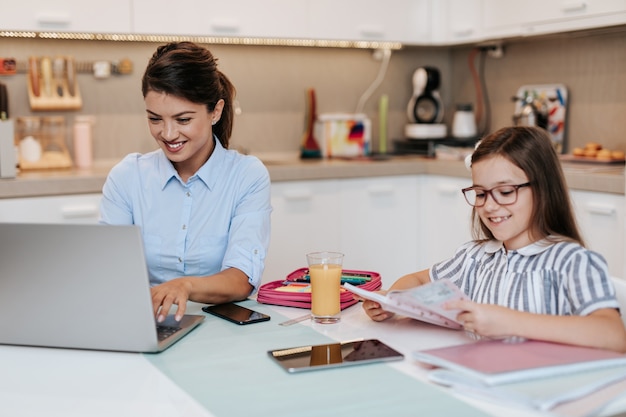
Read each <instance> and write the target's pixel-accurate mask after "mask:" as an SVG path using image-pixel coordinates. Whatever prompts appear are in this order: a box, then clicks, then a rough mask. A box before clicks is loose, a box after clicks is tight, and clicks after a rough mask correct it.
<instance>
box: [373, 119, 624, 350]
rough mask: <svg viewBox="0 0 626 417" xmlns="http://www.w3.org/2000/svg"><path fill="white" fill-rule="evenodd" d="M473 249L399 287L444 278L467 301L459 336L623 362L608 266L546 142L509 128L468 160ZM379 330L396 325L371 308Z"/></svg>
mask: <svg viewBox="0 0 626 417" xmlns="http://www.w3.org/2000/svg"><path fill="white" fill-rule="evenodd" d="M471 171H472V181H473V185H472V186H471V187H469V188H465V189H463V190H462V191H463V194H464V196H465V199H466V200H467V202H468V204H469V205H470V206H472V207H473V212H472V217H473V222H474V228H473V235H474V238H475V239H476V240H474V241H472V242H468V243H466V244H464V245H463V246H461V247H460V248H459V249H458V250H457V252H456V254H455V255H454V257H452V258H450V259H447V260H444V261H442V262H439V263H437V264H435V265H434V266H433V267H432V268H430V270H424V271H419V272H415V273H413V274H409V275H406V276H404V277H402V278H400V279H398V280H397V281H396V282H395V283H394V284H393V285H392V287H391V289H406V288H410V287H414V286H417V285H422V284H425V283H427V282H430V281H431V280H438V279H443V278H447V279H449V280H451V281H452V282H453V283H455V284H456V285H457V286H459V287H460V288H461V290H462V291H464V292H465V293H466V294H467V295H468V296H469V297H470V299H471V300H472V301H453V302H449V303H448V305H447V306H446V307H447V308H449V309H458V310H461V312H460V313H459V315H458V317H457V318H458V320H459V321H460V322H461V323H463V325H464V327H465V329H466V330H467V331H470V332H474V333H476V334H477V335H479V336H485V337H494V338H500V337H510V336H517V337H522V338H528V339H537V340H545V341H552V342H560V343H567V344H575V345H583V346H591V347H598V348H605V349H611V350H615V351H620V352H626V329H625V328H624V325H623V323H622V321H621V319H620V314H619V304H618V302H617V299H616V298H615V290H614V289H613V286H612V284H611V282H610V280H609V275H608V267H607V264H606V261H605V260H604V258H603V257H602V256H601V255H599V254H597V253H595V252H592V251H590V250H587V249H585V248H584V245H583V241H582V239H581V237H580V234H579V232H578V229H577V226H576V221H575V219H574V215H573V212H572V208H571V204H570V200H569V194H568V190H567V187H566V185H565V180H564V176H563V172H562V171H561V166H560V163H559V160H558V157H557V155H556V152H555V151H554V149H553V147H552V144H551V141H550V139H549V137H548V135H547V133H546V132H545V131H544V130H542V129H538V128H532V127H509V128H504V129H501V130H499V131H497V132H495V133H493V134H491V135H490V136H488V137H486V138H485V139H483V140H482V141H481V143H480V145H479V146H478V148H477V149H476V151H475V152H474V154H473V155H472V158H471ZM363 308H364V309H365V311H366V313H367V314H368V315H369V316H370V317H371V318H372V319H373V320H376V321H382V320H385V319H388V318H389V317H391V316H392V313H389V312H387V311H384V310H382V309H381V307H380V305H379V304H378V303H376V302H373V301H365V302H364V303H363Z"/></svg>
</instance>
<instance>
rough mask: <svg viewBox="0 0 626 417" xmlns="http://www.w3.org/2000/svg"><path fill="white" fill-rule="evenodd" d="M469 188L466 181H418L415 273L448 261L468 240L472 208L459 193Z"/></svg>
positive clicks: (443, 178) (428, 177) (438, 178)
mask: <svg viewBox="0 0 626 417" xmlns="http://www.w3.org/2000/svg"><path fill="white" fill-rule="evenodd" d="M471 184H472V180H471V179H470V178H469V177H468V178H460V177H447V176H441V175H423V176H421V177H420V195H419V201H420V208H421V210H422V211H421V218H420V227H419V241H420V247H419V253H418V269H419V270H422V269H426V268H430V267H431V266H432V265H433V264H434V263H436V262H439V261H441V260H444V259H447V258H450V257H452V256H453V255H454V252H455V251H456V249H457V248H458V247H459V246H461V245H462V244H463V243H465V242H468V241H470V240H472V235H471V214H472V208H471V207H470V206H469V205H468V204H467V202H466V201H465V199H464V197H463V194H462V193H461V189H462V188H465V187H469V186H470V185H471Z"/></svg>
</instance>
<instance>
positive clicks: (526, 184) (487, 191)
mask: <svg viewBox="0 0 626 417" xmlns="http://www.w3.org/2000/svg"><path fill="white" fill-rule="evenodd" d="M531 185H532V183H531V182H525V183H523V184H502V185H498V186H497V187H493V188H491V189H489V190H485V189H483V188H481V187H474V186H471V187H467V188H463V189H462V190H461V193H463V197H464V198H465V201H466V202H467V204H469V205H470V206H472V207H482V206H484V205H485V204H486V203H487V195H490V196H491V198H492V199H493V201H495V202H496V203H497V204H498V205H500V206H510V205H512V204H515V203H517V194H518V191H519V189H520V188H523V187H530V186H531ZM500 187H513V189H514V190H515V201H513V202H512V203H507V204H501V203H500V202H499V201H498V199H497V198H496V197H495V196H494V195H493V194H492V191H493V190H495V189H496V188H500ZM476 189H479V190H482V191H483V192H484V193H485V201H484V202H483V203H482V204H481V205H479V206H478V205H474V204H471V203H470V202H469V201H468V199H467V196H466V195H465V193H466V192H467V191H470V190H476Z"/></svg>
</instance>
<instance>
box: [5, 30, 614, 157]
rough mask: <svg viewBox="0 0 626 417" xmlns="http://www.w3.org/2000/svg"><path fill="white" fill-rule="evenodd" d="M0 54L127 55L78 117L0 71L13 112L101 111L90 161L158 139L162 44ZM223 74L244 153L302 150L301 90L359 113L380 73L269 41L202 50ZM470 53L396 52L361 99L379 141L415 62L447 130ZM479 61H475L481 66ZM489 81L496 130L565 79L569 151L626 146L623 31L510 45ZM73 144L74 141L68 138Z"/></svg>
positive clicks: (399, 119) (402, 112) (464, 86)
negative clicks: (153, 99) (153, 108)
mask: <svg viewBox="0 0 626 417" xmlns="http://www.w3.org/2000/svg"><path fill="white" fill-rule="evenodd" d="M1 45H2V47H1V48H0V56H2V57H14V58H16V59H17V60H18V61H25V60H28V57H29V56H31V55H36V56H51V57H54V56H55V55H71V56H73V57H74V58H75V59H76V61H96V60H110V61H118V60H120V59H122V58H129V59H130V60H131V61H132V63H133V66H134V69H133V73H132V74H130V75H113V76H111V77H109V78H107V79H96V78H94V77H93V76H92V75H89V74H78V77H77V78H78V83H79V85H80V90H81V94H82V98H83V108H82V109H81V110H80V111H67V112H52V113H49V112H36V113H33V112H31V110H30V107H29V103H28V93H27V82H26V75H25V74H18V75H13V76H0V82H2V83H4V84H6V85H7V89H8V92H9V96H10V100H11V101H10V105H11V108H10V111H11V116H12V117H18V116H26V115H31V114H37V115H49V114H50V115H56V114H61V115H65V116H66V117H67V120H68V124H69V123H71V121H72V119H73V118H74V117H75V116H76V115H79V114H93V115H95V116H96V124H95V127H94V138H95V143H94V154H95V158H96V159H112V158H120V157H122V156H123V155H125V154H127V153H129V152H135V151H138V152H146V151H149V150H151V149H154V147H155V144H154V141H153V139H152V138H151V137H150V135H149V133H148V129H147V123H146V117H145V109H144V107H143V100H142V97H141V89H140V80H141V75H142V73H143V70H144V68H145V65H146V63H147V61H148V59H149V57H150V56H151V55H152V53H153V51H154V49H155V48H156V46H157V44H153V43H134V42H104V41H99V42H98V48H94V41H91V42H90V41H63V40H30V39H2V44H1ZM209 47H210V49H211V50H212V52H213V53H214V55H215V56H216V57H217V58H218V59H219V65H220V68H221V69H222V70H223V71H224V73H225V74H227V75H228V76H229V77H230V78H231V80H232V81H233V83H234V84H235V86H236V88H237V99H238V101H239V104H240V106H241V114H240V115H239V116H237V118H236V119H235V128H234V132H233V138H232V146H233V147H236V148H239V149H242V150H245V151H248V152H251V153H261V152H279V151H294V150H297V149H299V146H300V143H301V137H302V134H303V130H304V114H305V102H306V101H305V92H306V90H307V88H310V87H312V88H315V90H316V93H317V101H318V112H319V113H330V112H345V113H350V112H354V111H355V109H356V107H357V104H358V101H359V98H360V97H361V94H362V93H363V92H364V91H365V90H366V89H367V88H368V87H369V86H370V84H371V83H372V81H373V80H374V79H375V78H376V75H377V73H378V69H379V65H380V63H379V62H378V61H376V60H374V58H373V56H372V52H371V51H368V50H355V49H332V48H328V49H324V48H315V49H314V48H298V47H269V46H236V45H235V46H225V45H213V46H209ZM469 52H470V47H469V46H466V47H452V48H439V47H428V48H426V47H424V48H418V47H411V48H405V49H402V50H399V51H394V52H393V54H392V56H391V61H390V65H389V68H388V70H387V73H386V76H385V79H384V81H383V83H382V84H381V86H380V87H379V88H378V89H377V90H376V91H375V92H374V93H373V94H372V96H371V98H370V99H369V100H368V102H367V103H366V105H365V107H364V109H365V112H366V113H367V114H368V115H369V116H370V118H371V119H372V132H374V135H373V148H374V149H376V146H377V140H378V138H377V136H378V135H377V133H376V132H378V115H377V107H378V100H379V98H380V96H381V95H383V94H387V95H388V97H389V116H388V124H389V137H390V138H400V137H402V135H403V130H404V125H405V123H406V122H407V116H406V106H407V103H408V101H409V98H410V97H411V93H412V83H411V77H412V74H413V72H414V70H415V69H416V68H418V67H420V66H424V65H429V66H435V67H438V68H439V69H440V70H441V75H442V82H441V89H440V91H441V94H442V99H443V101H444V103H445V105H446V116H445V122H446V123H447V124H448V126H450V123H451V121H452V113H453V111H454V108H455V105H456V103H464V102H473V101H474V100H475V87H474V84H473V81H472V77H471V73H470V71H469V66H468V59H467V58H468V54H469ZM477 64H479V62H477ZM484 65H485V81H486V87H487V91H488V94H489V103H490V105H491V109H492V116H491V129H492V130H494V129H496V128H498V127H501V126H505V125H510V124H512V118H511V117H512V114H513V112H514V109H515V104H514V103H513V101H512V99H511V98H512V96H513V95H514V94H515V93H516V91H517V90H518V88H519V87H520V86H522V85H528V84H550V83H561V84H565V85H566V86H567V87H568V90H569V97H570V104H569V108H568V113H569V120H568V126H567V142H566V146H567V147H568V148H569V149H571V148H572V147H574V146H581V145H584V143H586V142H587V141H591V140H593V141H596V142H599V143H601V144H603V145H605V146H606V147H610V148H615V149H622V150H626V140H625V138H624V132H626V118H625V117H624V116H623V115H624V114H626V89H624V88H621V87H620V86H623V85H626V36H624V31H608V32H606V31H603V32H595V33H594V32H591V33H586V34H584V35H580V34H569V35H562V36H553V37H546V38H541V39H532V40H523V41H522V40H520V41H515V42H510V43H507V44H505V52H504V57H503V58H499V59H495V58H490V57H488V58H486V59H485V61H484ZM68 146H70V147H71V141H69V140H68Z"/></svg>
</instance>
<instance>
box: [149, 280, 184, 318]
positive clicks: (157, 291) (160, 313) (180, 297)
mask: <svg viewBox="0 0 626 417" xmlns="http://www.w3.org/2000/svg"><path fill="white" fill-rule="evenodd" d="M150 293H151V294H152V307H153V309H154V315H155V317H156V318H157V322H158V323H161V322H162V321H163V320H165V317H166V316H167V315H168V314H169V311H170V308H171V307H172V305H177V306H178V307H177V309H176V315H175V319H176V321H180V320H181V319H182V318H183V315H184V314H185V310H186V309H187V300H189V294H190V293H191V282H190V281H189V280H188V279H186V278H176V279H173V280H171V281H168V282H165V283H163V284H160V285H157V286H156V287H152V288H151V289H150Z"/></svg>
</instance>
